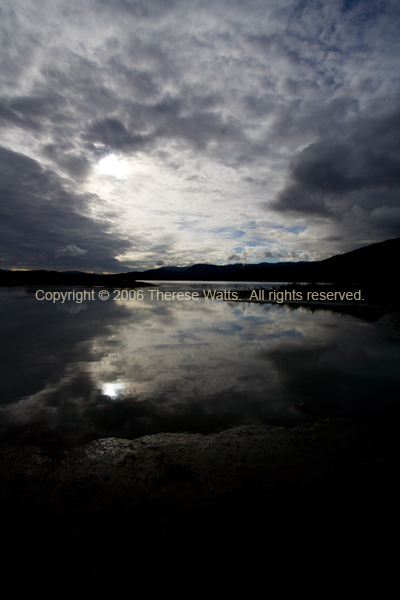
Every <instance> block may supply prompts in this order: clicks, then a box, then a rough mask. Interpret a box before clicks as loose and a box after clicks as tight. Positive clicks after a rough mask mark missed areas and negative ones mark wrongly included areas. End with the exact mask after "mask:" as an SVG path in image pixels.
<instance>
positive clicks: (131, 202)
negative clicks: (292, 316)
mask: <svg viewBox="0 0 400 600" xmlns="http://www.w3.org/2000/svg"><path fill="white" fill-rule="evenodd" d="M0 23H1V25H0V27H1V29H2V35H1V48H0V52H1V56H0V127H1V134H0V135H1V137H0V195H1V198H0V246H1V250H0V268H47V269H48V268H52V269H58V270H65V269H79V270H93V271H100V272H101V271H104V272H108V271H109V272H116V271H117V272H119V271H126V270H133V269H139V270H141V269H146V268H152V267H157V266H162V265H164V266H166V265H178V266H186V265H190V264H194V263H199V262H211V263H216V264H226V263H230V262H247V263H254V262H261V261H265V260H274V261H276V260H319V259H323V258H327V257H328V256H331V255H333V254H338V253H340V252H347V251H349V250H353V249H355V248H357V247H360V246H363V245H367V244H370V243H374V242H379V241H383V240H385V239H388V238H393V237H398V236H400V199H399V189H400V135H399V131H400V128H399V125H400V101H399V91H400V69H399V64H400V63H399V57H400V48H399V46H400V43H399V42H400V3H399V2H398V0H387V1H386V0H382V1H369V0H329V1H327V2H320V1H317V0H310V1H307V0H264V1H260V0H248V1H247V2H246V1H243V0H240V1H239V0H212V1H211V0H210V1H201V0H41V1H40V2H38V1H37V0H32V1H30V0H23V1H18V0H0Z"/></svg>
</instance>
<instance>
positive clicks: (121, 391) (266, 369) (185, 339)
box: [0, 283, 400, 445]
mask: <svg viewBox="0 0 400 600" xmlns="http://www.w3.org/2000/svg"><path fill="white" fill-rule="evenodd" d="M243 287H245V286H243V284H241V285H238V284H236V285H235V284H232V285H229V284H222V285H221V284H220V285H217V284H212V285H210V286H207V285H206V284H203V283H201V284H189V283H187V284H186V283H180V284H179V285H178V284H173V283H169V284H166V285H162V286H159V287H158V288H154V289H159V290H164V291H166V290H178V289H179V290H190V291H193V290H198V291H201V290H203V289H216V288H218V289H230V290H234V289H238V288H243ZM248 287H250V288H251V289H252V288H253V286H248ZM46 291H47V290H46ZM64 291H65V290H64ZM144 292H145V293H144V294H143V300H127V301H114V300H113V299H112V298H113V297H114V296H115V294H113V293H111V297H110V299H109V300H107V301H101V300H99V298H98V297H97V296H96V299H95V300H93V301H89V300H86V301H84V302H82V303H77V302H74V301H72V300H70V301H66V302H65V303H64V304H61V303H60V302H57V303H52V302H51V301H46V300H43V301H38V300H36V299H35V294H34V291H32V290H27V289H24V288H14V289H4V288H3V289H1V290H0V319H1V320H0V337H1V345H0V354H1V366H0V398H1V406H0V435H1V437H2V439H3V440H4V439H6V440H9V441H11V440H12V441H17V440H18V441H23V442H27V443H28V442H29V443H32V442H34V443H59V444H61V445H63V444H71V443H81V442H84V441H87V440H89V439H95V438H98V437H105V436H118V437H125V438H134V437H138V436H141V435H144V434H152V433H159V432H177V431H191V432H204V433H205V432H211V431H218V430H223V429H226V428H228V427H231V426H234V425H239V424H247V423H273V424H295V423H298V422H302V421H303V420H304V419H307V418H320V417H338V416H343V417H347V416H353V415H367V416H376V417H381V416H386V417H387V416H389V417H391V416H392V415H394V414H396V415H398V413H399V402H400V401H399V394H398V390H399V383H400V369H399V366H400V343H399V342H398V341H396V340H395V339H392V338H390V337H388V336H387V335H385V334H383V333H381V332H380V331H379V330H378V329H376V327H374V326H373V324H370V323H367V322H365V321H363V320H361V319H357V318H355V317H352V316H348V315H338V314H331V313H330V312H328V311H322V310H321V311H316V312H313V313H311V312H309V311H307V310H306V309H305V308H297V309H296V310H292V309H290V308H289V307H287V306H282V305H271V304H254V303H248V302H224V301H216V300H204V299H199V300H197V301H193V300H191V301H177V300H175V301H166V300H163V301H157V300H153V301H151V299H150V294H149V292H148V288H147V289H146V288H144ZM96 294H97V292H96ZM302 403H306V411H305V412H304V411H302V410H301V409H299V405H300V404H302Z"/></svg>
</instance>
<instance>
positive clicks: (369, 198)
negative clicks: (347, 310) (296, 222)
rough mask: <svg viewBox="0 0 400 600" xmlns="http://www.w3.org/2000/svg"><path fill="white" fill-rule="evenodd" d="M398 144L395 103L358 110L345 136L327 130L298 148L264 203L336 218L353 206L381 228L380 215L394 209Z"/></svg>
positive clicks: (399, 120)
mask: <svg viewBox="0 0 400 600" xmlns="http://www.w3.org/2000/svg"><path fill="white" fill-rule="evenodd" d="M316 118H318V115H317V117H316ZM399 144H400V109H399V107H396V108H395V109H394V110H392V111H391V112H390V113H388V114H385V115H383V116H378V117H371V116H369V115H368V116H364V115H361V116H359V117H357V118H355V119H353V120H351V121H350V122H349V123H348V127H347V135H340V134H339V135H335V134H334V132H332V133H331V135H330V136H329V137H324V138H322V139H320V140H318V141H316V142H314V143H312V144H310V145H308V146H307V147H306V148H304V149H303V150H302V151H301V152H299V153H298V154H297V156H295V158H294V159H293V160H292V161H291V163H290V165H289V168H288V180H287V183H286V186H285V187H284V188H283V189H282V190H281V191H280V192H279V193H278V194H277V196H276V198H275V199H274V200H273V201H272V202H270V203H268V204H266V205H265V208H271V209H273V210H276V211H277V212H280V213H294V214H299V215H307V216H309V217H317V218H318V217H323V218H328V219H334V220H338V221H340V220H342V219H343V217H344V216H345V214H346V213H347V214H348V215H350V214H351V212H352V211H353V212H354V209H355V207H358V209H362V210H363V211H365V214H366V216H368V215H369V217H371V219H370V227H371V228H374V227H376V225H377V223H378V221H379V226H380V228H381V229H382V227H383V225H384V223H385V222H386V223H387V224H389V222H388V219H385V215H387V214H388V212H390V211H392V213H393V214H397V210H398V198H399V192H400V156H399V152H398V149H399ZM379 217H380V218H379ZM397 227H398V225H397ZM387 234H389V229H388V230H387ZM397 234H400V229H398V231H397Z"/></svg>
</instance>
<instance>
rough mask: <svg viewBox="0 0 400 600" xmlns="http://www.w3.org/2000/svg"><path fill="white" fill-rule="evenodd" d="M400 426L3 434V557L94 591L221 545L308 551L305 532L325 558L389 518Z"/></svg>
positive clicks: (246, 557)
mask: <svg viewBox="0 0 400 600" xmlns="http://www.w3.org/2000/svg"><path fill="white" fill-rule="evenodd" d="M398 437H399V435H398V432H397V429H396V426H395V424H393V423H387V422H383V421H382V422H379V423H378V422H374V423H372V422H365V421H352V420H342V419H331V420H324V421H317V422H308V423H305V424H303V425H301V426H298V427H292V428H284V427H268V426H241V427H236V428H234V429H231V430H228V431H223V432H220V433H216V434H211V435H199V434H191V433H182V434H159V435H154V436H145V437H142V438H139V439H136V440H124V439H116V438H109V439H100V440H97V441H93V442H91V443H89V444H86V445H85V446H82V447H77V448H69V449H59V448H58V449H57V448H49V447H48V448H39V447H32V446H29V447H23V446H15V445H3V446H2V448H1V451H0V453H1V477H0V478H1V508H2V511H1V514H2V516H3V518H2V532H3V546H4V547H5V548H6V549H7V557H8V558H7V559H6V561H5V562H4V561H3V567H5V572H6V573H11V572H13V571H14V570H16V571H17V572H24V573H25V575H24V577H25V580H26V581H27V582H29V589H30V590H31V591H34V590H38V591H41V592H42V591H43V590H46V589H52V586H54V585H59V584H60V582H63V584H62V585H63V587H64V586H66V588H68V589H71V590H73V589H75V588H76V586H78V585H79V587H80V589H81V590H85V589H87V590H90V591H92V592H93V591H94V590H97V589H98V590H103V589H106V588H107V586H110V589H112V590H114V591H115V585H116V581H117V582H121V581H125V579H128V580H129V578H132V577H136V576H138V575H140V576H143V575H144V574H147V575H149V576H151V572H154V571H156V572H157V577H160V576H165V577H170V576H171V574H172V573H174V572H176V569H178V570H179V571H182V570H184V571H185V572H186V573H192V575H193V574H196V573H197V574H199V573H201V572H204V570H207V569H209V568H214V567H215V566H216V565H218V564H220V562H219V561H220V560H221V557H222V556H223V557H224V560H225V559H226V560H228V562H229V564H230V565H231V566H233V565H236V564H238V567H237V568H239V566H240V569H242V570H243V569H248V568H250V569H251V568H256V565H259V564H261V563H262V564H264V565H265V563H268V565H270V566H271V565H273V564H274V563H275V561H277V560H278V557H280V559H283V558H284V559H285V560H289V559H290V560H292V559H294V560H297V561H300V562H302V561H303V559H304V558H305V557H304V552H303V545H304V543H305V540H307V545H309V544H310V543H311V544H312V548H313V549H312V550H311V554H312V555H313V558H311V554H309V555H308V558H307V560H311V561H314V560H319V558H318V557H321V552H322V553H325V559H327V560H331V559H332V556H331V553H332V552H333V550H332V549H333V547H334V546H333V545H334V544H335V543H339V544H340V546H341V548H342V552H344V553H347V552H348V551H349V548H350V547H351V548H352V552H355V551H357V552H358V551H360V552H364V551H365V550H366V549H367V548H368V549H370V550H371V551H372V550H373V549H372V548H371V543H370V535H371V531H373V532H375V533H376V534H377V535H380V533H379V532H382V534H383V532H384V529H382V527H383V528H384V527H388V526H390V527H391V528H392V530H393V527H394V523H395V515H396V514H397V507H398V502H399V491H398V486H397V481H398V475H399V458H400V451H399V440H398ZM260 542H262V544H261V546H260ZM349 544H350V546H349ZM375 550H376V549H375ZM375 550H374V551H375ZM314 553H315V556H314ZM326 553H327V554H326ZM161 574H163V575H161ZM74 586H75V587H74ZM85 586H86V587H85Z"/></svg>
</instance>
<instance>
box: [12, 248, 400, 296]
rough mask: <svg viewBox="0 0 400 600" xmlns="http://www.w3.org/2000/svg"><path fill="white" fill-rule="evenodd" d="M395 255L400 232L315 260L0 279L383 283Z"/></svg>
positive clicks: (399, 254)
mask: <svg viewBox="0 0 400 600" xmlns="http://www.w3.org/2000/svg"><path fill="white" fill-rule="evenodd" d="M399 258H400V238H395V239H391V240H386V241H385V242H379V243H377V244H370V245H368V246H364V247H362V248H358V249H357V250H353V251H351V252H346V253H344V254H339V255H336V256H332V257H330V258H327V259H325V260H321V261H315V262H304V261H301V262H293V263H290V262H285V263H265V262H264V263H259V264H255V265H253V264H252V265H243V264H242V263H236V264H233V265H222V266H221V265H210V264H196V265H192V266H190V267H175V266H172V267H164V266H163V267H161V268H159V269H149V270H147V271H131V272H129V273H118V274H114V275H96V274H93V273H82V272H79V271H69V272H63V273H60V272H59V271H45V270H38V271H6V270H3V271H1V270H0V285H2V286H10V285H32V286H37V285H42V286H54V285H65V286H87V287H91V286H103V287H132V286H135V285H136V281H137V280H142V281H143V280H155V281H238V282H239V281H260V282H310V283H312V282H321V283H337V282H343V283H344V282H349V283H383V282H389V281H392V280H393V276H394V266H393V265H394V264H397V263H398V259H399Z"/></svg>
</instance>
